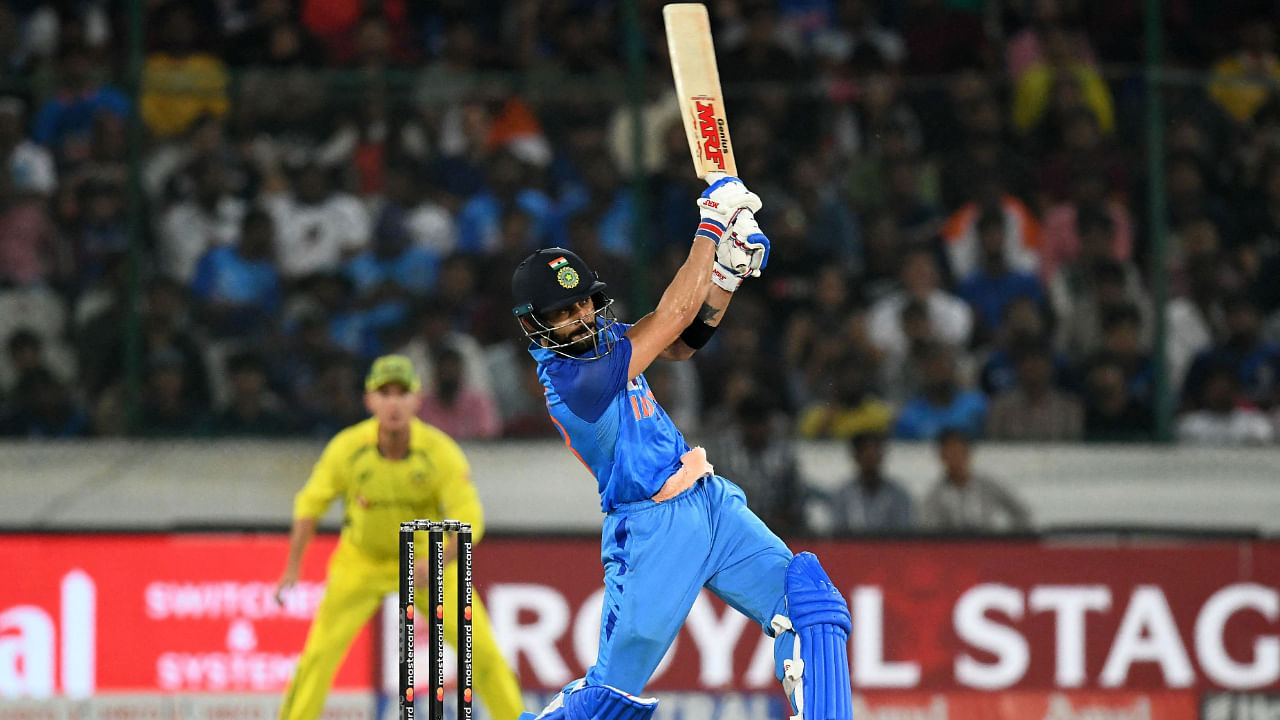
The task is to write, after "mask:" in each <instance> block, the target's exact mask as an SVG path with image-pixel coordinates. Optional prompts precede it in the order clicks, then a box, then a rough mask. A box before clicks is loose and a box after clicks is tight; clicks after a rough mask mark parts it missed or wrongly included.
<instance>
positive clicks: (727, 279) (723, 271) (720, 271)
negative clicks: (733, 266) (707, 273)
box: [711, 263, 742, 292]
mask: <svg viewBox="0 0 1280 720" xmlns="http://www.w3.org/2000/svg"><path fill="white" fill-rule="evenodd" d="M711 282H713V283H715V284H716V285H719V286H720V288H721V289H723V290H727V291H728V292H733V291H735V290H737V289H738V286H739V285H741V284H742V277H741V276H739V275H736V274H734V272H733V271H732V270H730V269H729V268H727V267H725V266H724V265H721V264H720V263H713V264H712V265H711Z"/></svg>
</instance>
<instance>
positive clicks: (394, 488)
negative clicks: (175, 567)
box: [276, 355, 522, 720]
mask: <svg viewBox="0 0 1280 720" xmlns="http://www.w3.org/2000/svg"><path fill="white" fill-rule="evenodd" d="M420 387H421V383H420V382H419V380H418V375H417V373H416V372H415V371H414V369H413V364H412V363H411V362H410V361H409V359H408V358H406V357H404V356H403V355H387V356H383V357H380V358H378V359H377V360H375V361H374V363H373V367H372V369H371V370H370V371H369V375H368V377H367V378H366V379H365V396H364V401H365V406H366V407H367V408H368V410H369V412H370V413H372V415H373V417H372V418H369V419H368V420H364V421H362V422H359V423H357V424H355V425H352V426H351V427H349V428H347V429H345V430H343V431H342V432H340V433H338V434H337V435H336V436H335V437H334V438H333V439H332V440H331V441H329V445H328V446H327V447H326V448H325V450H324V453H323V454H322V455H321V456H320V460H319V462H317V463H316V466H315V469H314V470H312V472H311V478H310V479H309V480H307V483H306V485H305V486H304V487H303V488H302V490H301V492H299V493H298V495H297V497H296V498H295V499H294V506H293V517H294V520H293V530H292V532H291V533H290V538H289V559H288V563H287V565H286V566H285V571H284V574H283V575H282V576H281V578H280V582H279V584H278V585H277V587H276V600H277V602H281V601H282V597H281V593H283V592H284V591H286V590H288V589H289V588H290V587H292V586H293V585H294V584H295V583H297V581H298V577H299V573H300V571H301V567H302V558H303V555H304V554H305V552H306V549H307V545H308V544H310V542H311V539H312V538H314V537H315V534H316V523H317V521H318V519H319V518H320V517H321V516H322V515H323V514H324V513H325V511H326V509H327V508H328V507H329V504H330V503H331V502H332V501H333V500H334V498H337V497H339V496H341V497H342V499H343V502H344V504H345V513H344V518H343V523H342V535H341V537H340V538H339V540H338V547H337V549H336V550H334V553H333V557H332V558H330V560H329V577H328V581H327V584H326V587H325V594H324V598H323V599H322V600H321V601H320V607H319V609H318V610H317V611H316V616H315V619H314V620H313V621H312V624H311V631H310V633H309V634H308V636H307V642H306V646H305V647H304V648H303V650H302V655H301V657H299V658H298V667H297V670H296V672H295V674H294V677H293V680H292V681H291V682H290V684H289V689H288V691H287V692H286V694H285V698H284V702H283V703H282V704H281V706H280V720H315V718H317V717H319V716H320V712H321V710H323V708H324V700H325V696H326V695H327V694H328V692H329V687H330V685H331V684H332V683H333V677H334V674H335V673H336V672H337V671H338V666H339V665H340V664H341V662H342V658H343V656H345V655H346V652H347V648H348V646H350V644H351V641H352V639H353V638H354V637H355V635H356V633H357V632H358V631H359V630H360V628H361V627H362V626H364V624H365V623H366V622H368V621H369V618H370V617H372V616H373V614H374V612H375V611H376V610H377V609H378V606H379V605H380V604H381V603H382V599H383V597H385V596H386V595H387V594H389V593H392V592H395V591H396V589H397V587H398V583H399V575H400V573H399V568H400V566H399V554H398V553H399V545H398V539H399V533H400V523H401V522H403V521H406V520H413V519H419V518H431V519H444V518H448V519H454V520H461V521H463V522H469V523H471V532H472V538H473V540H474V541H475V542H479V541H480V539H481V537H482V536H483V535H484V513H483V509H482V508H481V507H480V499H479V497H478V496H477V495H476V490H475V487H474V486H473V485H472V484H471V480H470V468H469V466H468V464H467V459H466V457H465V456H464V455H463V454H462V450H461V448H459V447H458V445H457V443H455V442H454V441H453V440H452V439H450V438H449V436H447V435H445V434H444V433H443V432H441V431H440V430H438V429H436V428H434V427H431V426H430V425H427V424H426V423H423V422H422V421H420V420H418V419H417V418H416V417H415V414H416V413H417V411H418V406H419V405H421V403H422V396H421V395H420V393H419V388H420ZM456 558H457V548H456V547H455V546H454V545H453V544H452V543H450V544H448V545H446V547H445V562H446V563H447V564H448V565H449V567H446V568H445V577H444V584H445V591H444V595H445V600H444V602H445V617H454V616H455V615H454V612H455V611H454V610H451V609H450V607H451V605H452V603H454V602H456V597H457V590H456V588H457V571H456V570H457V562H456ZM424 577H425V575H424ZM472 609H473V616H472V629H473V633H474V641H473V642H474V655H473V657H474V672H475V674H474V681H475V688H476V693H477V695H479V697H480V699H481V700H483V701H484V704H485V707H486V708H487V709H488V710H489V715H490V717H492V718H494V720H513V718H515V717H516V716H517V715H518V714H519V713H520V712H521V707H522V704H521V698H520V688H519V685H517V683H516V678H515V675H514V674H513V673H512V671H511V669H510V668H509V667H508V666H507V664H506V661H505V660H504V659H503V657H502V653H501V651H500V650H499V649H498V645H497V643H496V642H495V641H494V638H493V630H492V628H491V626H490V625H489V616H488V613H487V612H486V611H485V609H484V605H483V604H482V603H481V602H480V598H479V597H476V598H475V599H474V602H473V604H472ZM457 630H458V629H457V625H455V624H451V623H445V639H446V640H448V642H450V643H456V642H457Z"/></svg>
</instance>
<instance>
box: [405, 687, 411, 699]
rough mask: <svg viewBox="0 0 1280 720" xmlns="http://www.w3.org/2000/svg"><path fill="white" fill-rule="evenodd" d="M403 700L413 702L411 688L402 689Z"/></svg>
mask: <svg viewBox="0 0 1280 720" xmlns="http://www.w3.org/2000/svg"><path fill="white" fill-rule="evenodd" d="M404 701H405V702H413V688H409V689H408V690H405V691H404Z"/></svg>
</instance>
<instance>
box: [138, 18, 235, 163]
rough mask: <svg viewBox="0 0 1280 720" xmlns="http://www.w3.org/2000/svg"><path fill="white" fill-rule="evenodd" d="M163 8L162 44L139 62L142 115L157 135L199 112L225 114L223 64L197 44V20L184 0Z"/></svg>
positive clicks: (176, 129)
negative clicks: (157, 50)
mask: <svg viewBox="0 0 1280 720" xmlns="http://www.w3.org/2000/svg"><path fill="white" fill-rule="evenodd" d="M165 12H167V17H165V19H164V20H165V22H164V25H163V27H164V32H163V35H162V42H163V45H164V47H163V49H162V50H160V51H159V52H153V53H151V54H149V55H148V56H147V61H146V63H145V64H144V65H143V68H142V97H141V100H140V101H139V102H140V107H141V111H142V120H143V122H145V123H146V125H147V129H148V130H150V131H151V133H152V134H153V135H155V136H156V137H158V138H167V137H172V136H174V135H178V134H180V133H182V132H184V131H186V129H187V128H189V127H191V125H192V123H194V122H195V121H196V120H197V119H198V118H200V117H201V116H202V115H214V116H218V117H221V116H223V115H226V114H227V109H228V100H227V84H228V77H227V69H226V66H225V65H224V64H223V62H222V60H220V59H219V58H218V57H216V56H215V55H211V54H209V53H206V52H200V51H198V50H197V49H196V32H197V29H196V21H195V17H194V16H193V15H192V10H191V8H190V7H189V6H188V5H187V4H185V3H174V4H173V5H171V6H170V7H169V8H168V9H167V10H166V11H165Z"/></svg>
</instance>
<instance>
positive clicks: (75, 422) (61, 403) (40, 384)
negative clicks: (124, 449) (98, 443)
mask: <svg viewBox="0 0 1280 720" xmlns="http://www.w3.org/2000/svg"><path fill="white" fill-rule="evenodd" d="M88 434H89V416H88V415H87V414H86V413H85V411H84V409H83V408H81V407H80V406H79V405H77V404H76V403H75V401H74V400H73V399H72V397H71V393H70V392H69V391H68V389H67V387H66V386H65V385H63V384H62V383H61V382H59V381H58V379H57V378H56V377H54V375H53V373H52V372H49V370H48V369H47V368H45V367H44V366H37V367H34V368H32V369H30V370H27V371H26V372H24V373H23V374H22V377H21V378H20V379H19V380H18V384H17V387H15V388H14V392H13V405H12V408H11V409H10V410H9V412H8V413H6V414H5V415H4V417H2V418H0V435H9V436H19V437H27V438H72V437H83V436H85V435H88Z"/></svg>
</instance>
